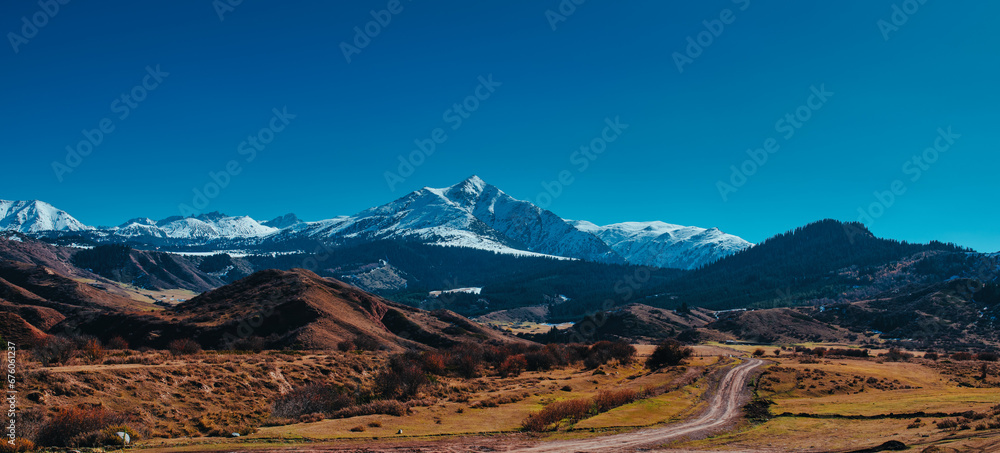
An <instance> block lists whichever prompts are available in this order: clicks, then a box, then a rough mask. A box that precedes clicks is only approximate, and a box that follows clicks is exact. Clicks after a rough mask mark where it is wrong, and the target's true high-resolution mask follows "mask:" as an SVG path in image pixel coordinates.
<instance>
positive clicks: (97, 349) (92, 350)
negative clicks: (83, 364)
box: [80, 338, 106, 362]
mask: <svg viewBox="0 0 1000 453" xmlns="http://www.w3.org/2000/svg"><path fill="white" fill-rule="evenodd" d="M80 352H82V353H83V356H84V357H86V358H87V360H89V361H91V362H96V361H99V360H101V359H103V358H104V355H105V354H106V351H105V350H104V346H102V345H101V342H100V341H98V340H97V339H96V338H88V339H86V340H84V341H83V345H82V346H81V347H80Z"/></svg>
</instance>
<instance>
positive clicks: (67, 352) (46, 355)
mask: <svg viewBox="0 0 1000 453" xmlns="http://www.w3.org/2000/svg"><path fill="white" fill-rule="evenodd" d="M32 353H33V355H34V356H35V358H37V359H38V361H39V362H41V364H42V366H55V365H60V364H64V363H66V362H68V361H69V360H70V359H72V358H73V357H76V355H77V353H78V352H77V349H76V345H75V344H74V343H73V342H72V341H70V340H69V339H67V338H63V337H60V336H51V337H48V338H46V339H45V340H43V341H42V342H41V344H40V345H38V346H37V347H36V348H35V349H34V350H33V351H32Z"/></svg>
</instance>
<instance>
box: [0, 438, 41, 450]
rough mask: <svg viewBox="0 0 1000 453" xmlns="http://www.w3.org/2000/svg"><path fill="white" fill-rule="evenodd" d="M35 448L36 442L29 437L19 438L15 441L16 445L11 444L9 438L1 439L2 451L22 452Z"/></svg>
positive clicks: (0, 446)
mask: <svg viewBox="0 0 1000 453" xmlns="http://www.w3.org/2000/svg"><path fill="white" fill-rule="evenodd" d="M34 449H35V443H34V442H32V441H30V440H28V439H22V438H18V439H17V440H15V441H14V445H11V444H9V443H8V441H7V440H3V441H0V453H21V452H25V451H33V450H34Z"/></svg>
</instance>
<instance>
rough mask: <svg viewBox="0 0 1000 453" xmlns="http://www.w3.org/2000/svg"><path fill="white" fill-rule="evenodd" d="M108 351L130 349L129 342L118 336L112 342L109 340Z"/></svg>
mask: <svg viewBox="0 0 1000 453" xmlns="http://www.w3.org/2000/svg"><path fill="white" fill-rule="evenodd" d="M108 349H114V350H122V349H128V341H125V339H124V338H122V337H121V335H118V336H116V337H114V338H112V339H110V340H108Z"/></svg>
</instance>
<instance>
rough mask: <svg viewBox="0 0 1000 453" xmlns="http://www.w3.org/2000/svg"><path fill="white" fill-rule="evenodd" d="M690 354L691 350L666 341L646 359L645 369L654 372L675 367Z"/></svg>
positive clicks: (674, 342)
mask: <svg viewBox="0 0 1000 453" xmlns="http://www.w3.org/2000/svg"><path fill="white" fill-rule="evenodd" d="M691 353H692V351H691V348H688V347H684V346H681V344H680V343H678V342H676V341H666V342H663V343H660V344H659V345H658V346H656V349H655V350H653V354H652V355H650V356H649V358H648V359H646V368H649V369H650V370H653V371H656V370H659V369H660V368H663V367H667V366H677V365H680V364H681V362H683V361H684V359H686V358H688V357H690V356H691Z"/></svg>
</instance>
